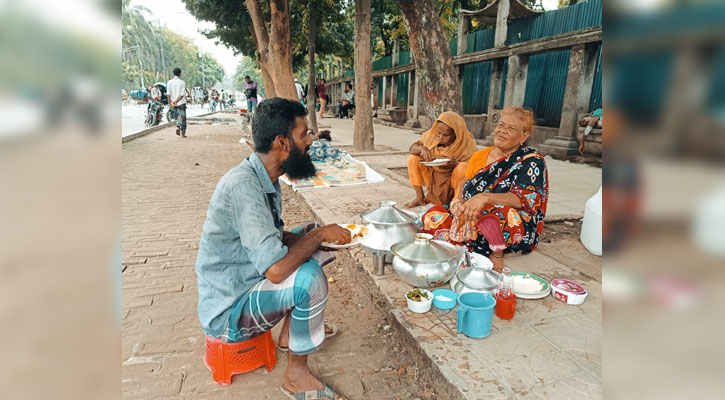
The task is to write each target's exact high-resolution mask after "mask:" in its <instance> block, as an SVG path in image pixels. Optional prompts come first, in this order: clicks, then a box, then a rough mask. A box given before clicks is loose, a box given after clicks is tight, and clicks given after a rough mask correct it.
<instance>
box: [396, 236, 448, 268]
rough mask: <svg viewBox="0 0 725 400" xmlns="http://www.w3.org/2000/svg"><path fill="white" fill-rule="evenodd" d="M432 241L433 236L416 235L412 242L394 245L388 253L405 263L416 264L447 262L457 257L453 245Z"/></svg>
mask: <svg viewBox="0 0 725 400" xmlns="http://www.w3.org/2000/svg"><path fill="white" fill-rule="evenodd" d="M432 239H433V235H429V234H427V233H418V234H416V235H415V239H414V240H412V241H407V242H401V243H396V244H394V245H393V246H392V247H391V248H390V251H392V252H393V254H395V255H396V256H398V257H400V258H402V259H403V260H405V261H417V262H438V261H447V260H449V259H451V258H452V257H455V256H456V255H458V249H456V248H455V247H454V246H453V245H451V244H448V243H446V242H441V241H438V240H432Z"/></svg>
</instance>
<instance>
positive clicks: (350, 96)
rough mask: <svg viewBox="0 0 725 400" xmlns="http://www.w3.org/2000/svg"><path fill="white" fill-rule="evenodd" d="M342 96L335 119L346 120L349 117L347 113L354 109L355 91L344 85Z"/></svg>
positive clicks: (349, 85) (348, 85)
mask: <svg viewBox="0 0 725 400" xmlns="http://www.w3.org/2000/svg"><path fill="white" fill-rule="evenodd" d="M342 96H343V99H342V100H340V107H338V111H337V117H338V118H347V117H348V116H349V115H348V114H349V113H348V111H349V110H351V109H353V108H355V91H354V90H353V89H352V85H351V84H349V83H346V84H345V93H344V94H343V95H342Z"/></svg>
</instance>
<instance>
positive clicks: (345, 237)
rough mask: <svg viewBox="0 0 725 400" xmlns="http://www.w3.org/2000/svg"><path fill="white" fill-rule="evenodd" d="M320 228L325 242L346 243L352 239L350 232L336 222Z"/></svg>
mask: <svg viewBox="0 0 725 400" xmlns="http://www.w3.org/2000/svg"><path fill="white" fill-rule="evenodd" d="M317 229H319V230H320V234H321V235H322V241H323V242H327V243H337V244H348V243H350V242H351V241H352V234H351V233H350V231H348V230H347V229H345V228H343V227H341V226H340V225H337V224H330V225H325V226H323V227H321V228H317Z"/></svg>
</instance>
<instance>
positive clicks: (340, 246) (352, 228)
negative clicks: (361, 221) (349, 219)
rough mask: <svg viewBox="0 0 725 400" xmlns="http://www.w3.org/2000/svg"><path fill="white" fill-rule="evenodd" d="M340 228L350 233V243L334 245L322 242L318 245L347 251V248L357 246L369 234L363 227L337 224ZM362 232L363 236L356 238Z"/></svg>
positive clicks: (367, 229)
mask: <svg viewBox="0 0 725 400" xmlns="http://www.w3.org/2000/svg"><path fill="white" fill-rule="evenodd" d="M338 225H340V226H341V227H343V228H345V229H347V230H348V231H350V233H351V234H352V235H353V238H352V242H350V243H348V244H336V243H328V242H322V243H320V246H325V247H329V248H331V249H347V248H348V247H353V246H357V245H359V244H360V243H361V242H362V241H363V239H365V236H366V235H367V234H368V233H369V232H370V229H369V228H368V227H367V226H365V225H358V224H338ZM362 230H364V234H363V235H362V236H357V237H354V236H355V235H357V234H358V233H359V232H360V231H362Z"/></svg>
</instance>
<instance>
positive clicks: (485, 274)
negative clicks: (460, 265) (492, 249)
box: [456, 253, 500, 289]
mask: <svg viewBox="0 0 725 400" xmlns="http://www.w3.org/2000/svg"><path fill="white" fill-rule="evenodd" d="M474 255H475V253H474ZM484 259H485V260H486V261H488V262H484V261H483V260H484ZM472 261H473V262H472V263H471V264H472V265H471V267H470V268H465V269H462V270H460V271H458V274H457V275H456V277H457V278H458V280H459V281H461V282H463V284H464V285H466V286H468V287H471V288H473V289H491V288H494V287H496V286H497V285H498V278H499V275H500V274H499V273H498V272H496V271H494V270H493V263H492V262H491V260H489V259H488V258H487V257H473V256H472Z"/></svg>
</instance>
